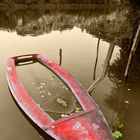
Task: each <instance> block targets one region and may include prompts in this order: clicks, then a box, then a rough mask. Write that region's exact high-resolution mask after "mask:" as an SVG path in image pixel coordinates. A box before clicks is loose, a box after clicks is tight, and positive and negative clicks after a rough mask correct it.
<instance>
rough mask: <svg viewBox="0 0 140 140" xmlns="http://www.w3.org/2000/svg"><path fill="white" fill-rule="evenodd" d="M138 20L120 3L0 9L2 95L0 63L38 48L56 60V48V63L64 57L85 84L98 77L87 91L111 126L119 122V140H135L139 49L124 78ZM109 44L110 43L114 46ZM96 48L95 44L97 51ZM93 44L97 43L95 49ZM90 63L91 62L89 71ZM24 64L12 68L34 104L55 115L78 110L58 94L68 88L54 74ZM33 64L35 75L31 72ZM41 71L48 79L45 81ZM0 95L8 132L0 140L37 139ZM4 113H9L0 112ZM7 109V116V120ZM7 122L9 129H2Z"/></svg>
mask: <svg viewBox="0 0 140 140" xmlns="http://www.w3.org/2000/svg"><path fill="white" fill-rule="evenodd" d="M138 19H139V12H138V11H134V10H133V9H131V8H130V7H129V8H128V7H124V8H123V9H121V8H119V9H117V8H112V9H111V8H110V9H109V8H102V9H98V8H95V9H92V10H80V11H78V10H60V11H54V10H52V11H51V10H29V9H28V10H17V11H12V10H11V11H4V10H3V11H2V10H1V9H0V29H1V30H3V31H0V37H1V46H2V47H1V48H0V52H1V62H0V66H1V72H2V73H3V74H2V78H1V79H0V80H1V84H2V87H3V88H1V89H0V90H1V93H7V92H8V91H7V87H6V81H5V77H4V75H5V74H4V71H5V70H4V68H3V66H4V65H5V60H6V59H7V58H8V57H9V56H11V55H12V56H13V55H20V54H25V53H36V52H37V53H42V54H45V55H46V56H48V57H49V58H51V59H53V60H54V61H57V60H58V51H59V64H60V65H62V58H63V67H64V68H65V69H66V70H68V71H69V72H71V73H72V74H73V75H74V77H77V79H78V80H79V81H80V82H81V83H82V84H83V85H84V86H85V87H86V88H87V87H89V85H91V84H92V83H93V78H96V79H97V81H98V78H97V77H99V79H100V78H101V77H102V78H101V79H102V80H100V82H98V84H96V86H94V88H95V89H94V90H93V92H91V95H92V96H93V98H94V99H95V101H96V102H97V104H98V105H99V106H100V107H101V110H102V111H103V113H104V115H105V116H106V118H107V120H108V122H109V124H110V125H111V126H112V127H113V128H114V127H115V126H116V123H120V122H121V123H123V124H124V128H123V129H122V132H123V137H122V140H129V139H132V140H133V139H134V140H137V139H139V137H140V136H139V131H140V126H139V123H138V122H139V121H140V120H139V118H140V113H139V110H140V97H139V92H140V88H139V85H140V82H139V81H140V73H139V71H140V64H139V62H140V57H139V55H138V54H139V49H137V51H136V53H135V54H136V55H135V57H134V62H135V64H132V66H131V68H130V75H129V79H128V81H127V82H126V83H125V82H123V78H124V71H125V68H126V63H127V60H128V52H129V50H128V42H131V39H133V37H134V34H135V29H136V27H137V24H136V23H137V20H138ZM5 30H6V31H5ZM7 31H8V32H7ZM16 33H17V34H18V35H17V34H16ZM99 33H100V34H99ZM46 34H47V35H46ZM23 36H24V37H23ZM7 38H8V41H7ZM4 39H5V40H4ZM97 39H98V42H97ZM105 41H106V42H105ZM107 42H108V43H107ZM112 42H114V43H115V45H116V46H115V47H114V44H113V43H112ZM97 43H98V44H99V45H100V46H99V45H97ZM109 44H110V46H109ZM130 44H131V43H130ZM95 46H97V49H96V47H95ZM118 46H119V47H118ZM98 47H100V51H99V48H98ZM60 48H61V49H60ZM138 48H139V47H138ZM62 50H63V52H62ZM3 52H4V53H3ZM62 53H63V56H62ZM95 56H96V57H95ZM64 58H65V59H64ZM92 61H93V62H95V67H94V72H93V62H92ZM24 67H26V68H27V69H26V68H25V69H24V70H23V69H22V66H19V67H18V68H17V69H18V71H19V73H21V75H20V76H21V77H22V79H23V83H24V85H25V86H26V88H27V89H28V90H29V91H30V92H29V93H33V94H32V95H33V96H34V97H35V98H36V100H37V101H38V102H39V101H42V104H41V105H40V104H39V105H40V106H42V107H43V108H44V109H46V111H48V113H49V114H50V115H52V116H53V117H54V119H58V118H60V117H65V116H66V115H67V114H66V113H70V112H72V111H75V112H78V111H80V108H79V106H78V105H77V102H76V101H75V99H74V98H73V97H72V96H69V97H68V96H67V97H68V98H67V97H66V96H63V94H61V93H64V94H66V95H67V93H68V92H69V91H68V90H67V87H65V85H61V84H62V83H61V82H60V81H59V80H56V77H55V76H53V75H51V74H49V73H44V70H43V68H42V70H41V72H39V71H40V70H39V69H40V66H38V65H36V64H31V65H26V66H24ZM33 68H34V69H35V70H36V72H37V73H35V72H33V71H32V70H31V69H33ZM45 70H46V69H45ZM27 73H28V75H27ZM93 73H94V74H93ZM95 73H96V75H95ZM25 75H26V76H25ZM44 75H45V76H46V77H48V78H47V79H45V78H44ZM93 75H94V76H93ZM38 76H41V78H40V79H38ZM27 79H28V80H27ZM46 81H49V82H46ZM95 81H96V80H95ZM3 85H4V86H3ZM58 85H59V86H58ZM48 87H51V88H48ZM58 87H59V88H58ZM60 87H61V88H60ZM62 90H63V91H62ZM56 91H59V94H56ZM64 91H65V92H64ZM38 95H39V98H38ZM0 97H1V98H0V103H1V106H0V107H1V109H0V111H1V120H4V121H2V122H1V123H2V124H1V127H0V130H2V131H0V133H1V132H3V130H4V131H5V132H7V131H8V132H9V133H10V132H11V133H12V134H9V135H4V134H1V137H2V139H4V140H5V139H8V138H9V137H10V138H11V139H14V140H16V139H19V137H21V135H22V137H23V138H21V139H34V140H38V139H42V138H40V137H38V134H36V133H35V132H34V130H32V127H29V124H28V123H27V122H26V121H25V120H24V117H23V118H22V115H20V113H19V111H18V110H16V108H15V106H14V104H12V101H11V96H10V97H9V94H0ZM50 97H51V98H50ZM45 98H49V100H47V101H48V102H46V100H44V99H45ZM68 102H69V103H68ZM6 103H7V104H6ZM65 107H68V108H67V109H66V108H65ZM3 110H4V112H3ZM52 110H53V111H52ZM51 111H52V112H51ZM7 112H8V114H7V115H4V116H3V114H6V113H7ZM13 112H16V113H13ZM56 112H57V113H58V114H57V113H56ZM9 113H10V114H11V117H10V118H9ZM15 117H16V118H18V119H21V120H20V121H19V122H18V124H15V123H13V119H14V118H15ZM5 119H6V120H9V122H8V121H5ZM3 122H4V123H3ZM24 123H26V124H27V125H28V126H27V127H22V131H20V129H19V128H20V126H22V125H24ZM9 124H10V125H9ZM8 125H9V126H11V127H9V128H7V126H8ZM27 130H30V131H29V132H32V133H33V134H32V135H31V134H29V132H28V131H27ZM6 134H7V133H6ZM134 134H135V135H134ZM30 135H31V136H30Z"/></svg>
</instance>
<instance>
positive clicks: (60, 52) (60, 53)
mask: <svg viewBox="0 0 140 140" xmlns="http://www.w3.org/2000/svg"><path fill="white" fill-rule="evenodd" d="M59 65H60V66H61V65H62V49H59Z"/></svg>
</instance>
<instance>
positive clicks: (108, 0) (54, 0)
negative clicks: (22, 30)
mask: <svg viewBox="0 0 140 140" xmlns="http://www.w3.org/2000/svg"><path fill="white" fill-rule="evenodd" d="M0 3H2V4H44V3H50V4H66V3H67V4H134V3H139V0H0Z"/></svg>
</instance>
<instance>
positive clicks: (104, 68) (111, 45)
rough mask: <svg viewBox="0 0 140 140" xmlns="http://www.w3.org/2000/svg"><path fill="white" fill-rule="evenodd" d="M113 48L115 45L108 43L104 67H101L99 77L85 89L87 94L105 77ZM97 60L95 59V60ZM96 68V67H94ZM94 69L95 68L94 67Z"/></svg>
mask: <svg viewBox="0 0 140 140" xmlns="http://www.w3.org/2000/svg"><path fill="white" fill-rule="evenodd" d="M98 44H99V40H98ZM98 46H99V45H98ZM114 47H115V44H114V43H113V42H112V43H110V46H109V49H108V52H107V55H106V59H105V62H104V66H103V72H102V74H101V76H100V77H98V78H97V79H96V80H95V81H94V82H93V83H92V84H91V86H90V87H89V88H88V89H87V91H88V92H91V91H93V88H94V87H95V85H96V84H97V83H99V82H100V81H102V80H103V79H104V78H105V76H106V73H107V68H108V66H109V63H110V59H111V56H112V54H113V50H114ZM96 60H97V59H96ZM95 66H96V65H95ZM95 68H96V67H95ZM94 71H95V70H94Z"/></svg>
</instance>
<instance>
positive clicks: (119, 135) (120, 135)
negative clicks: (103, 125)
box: [112, 130, 122, 139]
mask: <svg viewBox="0 0 140 140" xmlns="http://www.w3.org/2000/svg"><path fill="white" fill-rule="evenodd" d="M112 135H113V137H114V138H115V139H119V138H120V137H122V133H121V132H120V131H118V130H115V131H114V132H113V133H112Z"/></svg>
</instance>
